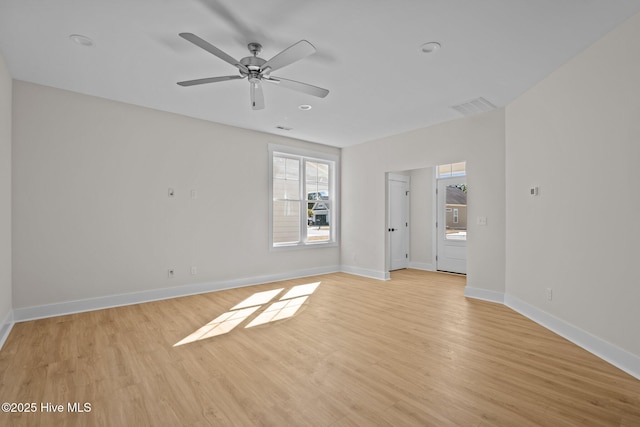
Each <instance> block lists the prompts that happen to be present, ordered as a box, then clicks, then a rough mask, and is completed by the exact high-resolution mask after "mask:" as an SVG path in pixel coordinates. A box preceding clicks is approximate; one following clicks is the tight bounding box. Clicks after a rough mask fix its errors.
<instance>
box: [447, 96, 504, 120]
mask: <svg viewBox="0 0 640 427" xmlns="http://www.w3.org/2000/svg"><path fill="white" fill-rule="evenodd" d="M451 108H453V109H454V110H456V111H457V112H458V113H460V114H462V115H463V116H473V115H474V114H478V113H485V112H487V111H491V110H495V109H496V106H495V105H493V104H492V103H490V102H489V101H487V100H486V99H484V98H482V97H480V98H476V99H472V100H471V101H469V102H465V103H464V104H458V105H454V106H452V107H451Z"/></svg>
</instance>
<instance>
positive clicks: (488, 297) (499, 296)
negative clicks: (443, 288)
mask: <svg viewBox="0 0 640 427" xmlns="http://www.w3.org/2000/svg"><path fill="white" fill-rule="evenodd" d="M464 296H465V297H469V298H473V299H480V300H483V301H489V302H497V303H499V304H504V293H503V292H496V291H489V290H487V289H480V288H474V287H472V286H465V287H464Z"/></svg>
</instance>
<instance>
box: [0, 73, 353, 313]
mask: <svg viewBox="0 0 640 427" xmlns="http://www.w3.org/2000/svg"><path fill="white" fill-rule="evenodd" d="M13 101H14V110H13V122H14V129H13V136H14V146H13V149H14V163H13V170H14V182H13V188H14V204H13V209H14V210H13V214H14V216H13V218H14V228H13V233H14V247H13V251H14V252H13V253H14V255H13V282H14V285H13V294H14V295H13V300H14V308H15V309H18V308H23V307H31V306H40V305H43V304H52V303H61V302H66V301H74V300H83V299H87V298H95V297H104V296H109V295H117V294H124V293H131V292H137V291H148V290H154V289H160V288H168V287H175V286H181V285H190V284H194V283H206V282H216V283H218V282H224V281H226V280H231V281H233V280H237V279H239V278H253V277H264V276H269V275H276V274H279V273H288V274H294V273H295V272H297V271H307V270H308V269H317V268H318V267H323V266H326V267H331V266H336V267H337V266H338V265H339V262H340V260H339V248H337V247H334V248H322V249H310V250H302V251H284V252H271V251H270V250H269V242H268V228H267V227H268V206H269V201H268V179H267V173H268V171H267V166H268V152H267V144H268V143H270V142H274V143H278V144H285V145H286V144H289V145H296V146H299V147H304V148H307V149H315V150H321V151H324V152H329V153H334V154H339V149H334V148H330V147H325V146H319V145H315V144H310V143H304V142H301V141H295V140H291V139H286V138H279V137H276V136H271V135H266V134H262V133H258V132H252V131H247V130H241V129H238V128H233V127H229V126H223V125H217V124H213V123H210V122H206V121H201V120H195V119H191V118H187V117H183V116H178V115H173V114H169V113H164V112H159V111H154V110H150V109H145V108H140V107H136V106H132V105H128V104H122V103H117V102H112V101H108V100H104V99H100V98H95V97H90V96H85V95H81V94H78V93H72V92H67V91H63V90H58V89H53V88H49V87H44V86H38V85H34V84H30V83H25V82H19V81H16V82H14V87H13ZM169 187H172V188H174V189H175V191H176V196H175V198H174V199H169V198H168V197H167V191H168V188H169ZM192 189H194V190H197V192H198V197H197V199H191V198H190V191H191V190H192ZM3 197H4V193H3ZM192 265H195V266H197V269H198V274H197V275H196V276H192V275H190V274H189V269H190V266H192ZM168 268H175V269H176V270H175V277H174V278H173V279H169V278H168V277H167V269H168Z"/></svg>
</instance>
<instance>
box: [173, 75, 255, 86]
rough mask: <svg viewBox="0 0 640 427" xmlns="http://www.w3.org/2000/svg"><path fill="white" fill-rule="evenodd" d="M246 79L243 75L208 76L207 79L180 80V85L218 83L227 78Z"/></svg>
mask: <svg viewBox="0 0 640 427" xmlns="http://www.w3.org/2000/svg"><path fill="white" fill-rule="evenodd" d="M238 79H244V77H243V76H222V77H207V78H205V79H196V80H186V81H184V82H178V84H179V85H180V86H195V85H203V84H206V83H217V82H224V81H227V80H238Z"/></svg>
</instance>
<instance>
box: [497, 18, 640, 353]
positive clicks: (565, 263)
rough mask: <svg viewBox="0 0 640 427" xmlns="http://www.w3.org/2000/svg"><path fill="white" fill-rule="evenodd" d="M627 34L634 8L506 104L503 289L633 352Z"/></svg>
mask: <svg viewBox="0 0 640 427" xmlns="http://www.w3.org/2000/svg"><path fill="white" fill-rule="evenodd" d="M638 40H640V15H636V16H635V17H633V18H631V19H630V20H629V21H627V22H626V23H624V24H623V25H621V26H620V27H619V28H617V29H616V30H614V31H613V32H612V33H610V34H609V35H607V36H606V37H604V38H603V39H601V40H600V41H598V42H597V43H596V44H594V45H593V46H591V47H590V48H588V49H587V50H586V51H585V52H583V53H582V54H580V55H578V56H577V57H575V58H574V59H572V60H571V61H570V62H568V63H567V64H565V65H564V66H563V67H561V68H560V69H558V70H557V71H555V72H554V73H553V74H552V75H550V76H549V77H548V78H547V79H546V80H544V81H543V82H541V83H540V84H538V85H537V86H535V87H534V88H533V89H531V90H529V91H528V92H527V93H525V94H524V95H522V96H521V97H519V98H518V99H517V100H516V101H515V102H513V103H512V104H511V105H509V106H508V108H507V110H506V111H507V113H506V116H507V132H506V135H507V140H506V153H507V154H506V161H507V169H506V178H507V179H506V182H507V263H506V283H507V285H506V288H507V293H508V294H510V295H512V296H514V297H516V298H518V299H520V300H522V301H524V302H525V303H527V304H529V305H531V306H533V307H536V308H537V309H540V310H542V311H544V312H546V313H549V314H551V315H553V316H555V317H557V318H559V319H561V320H562V321H564V322H566V323H568V324H571V325H573V326H575V327H577V328H579V329H581V330H583V331H586V332H588V333H589V334H592V335H595V336H597V337H599V338H600V339H602V340H605V341H607V342H609V343H611V344H613V345H615V346H618V347H619V348H622V349H624V350H626V351H628V352H631V353H633V354H635V355H636V356H640V338H639V337H640V335H639V333H638V325H640V310H639V309H638V303H639V302H640V285H639V283H640V280H638V273H637V266H638V258H639V256H640V250H639V246H638V245H639V244H640V225H639V221H638V213H640V197H639V193H638V185H639V184H640V83H639V82H640V80H639V77H638V76H640V50H639V49H638ZM534 185H537V186H539V187H540V195H539V196H538V197H531V196H529V194H528V193H529V187H530V186H534ZM546 288H552V289H553V299H552V301H547V300H546V296H545V289H546ZM636 363H637V362H636Z"/></svg>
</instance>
